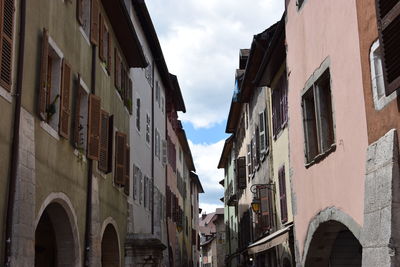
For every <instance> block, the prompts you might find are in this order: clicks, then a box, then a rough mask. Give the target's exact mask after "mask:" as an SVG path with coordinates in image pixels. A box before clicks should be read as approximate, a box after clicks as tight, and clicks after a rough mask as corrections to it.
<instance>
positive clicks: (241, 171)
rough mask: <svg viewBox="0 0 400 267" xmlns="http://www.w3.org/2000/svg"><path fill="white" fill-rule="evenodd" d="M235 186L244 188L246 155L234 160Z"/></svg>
mask: <svg viewBox="0 0 400 267" xmlns="http://www.w3.org/2000/svg"><path fill="white" fill-rule="evenodd" d="M236 175H237V178H236V179H237V186H238V188H240V189H245V188H246V157H240V158H238V159H237V160H236Z"/></svg>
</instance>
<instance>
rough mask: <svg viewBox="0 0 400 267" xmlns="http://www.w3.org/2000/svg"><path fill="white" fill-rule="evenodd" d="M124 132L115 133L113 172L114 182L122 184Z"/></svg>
mask: <svg viewBox="0 0 400 267" xmlns="http://www.w3.org/2000/svg"><path fill="white" fill-rule="evenodd" d="M125 156H126V134H124V133H121V132H116V133H115V174H114V183H115V184H117V185H123V184H124V180H125V164H126V161H125Z"/></svg>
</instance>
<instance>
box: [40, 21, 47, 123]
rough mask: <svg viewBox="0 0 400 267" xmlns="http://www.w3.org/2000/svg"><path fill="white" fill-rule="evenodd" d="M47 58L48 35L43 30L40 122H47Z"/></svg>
mask: <svg viewBox="0 0 400 267" xmlns="http://www.w3.org/2000/svg"><path fill="white" fill-rule="evenodd" d="M48 58H49V35H48V32H47V30H46V29H43V35H42V58H41V65H40V85H39V98H38V100H39V101H38V113H39V116H40V118H41V119H42V120H44V121H45V120H47V115H46V108H47V90H48V88H47V71H48V63H49V62H48Z"/></svg>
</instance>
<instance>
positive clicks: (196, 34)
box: [147, 0, 284, 128]
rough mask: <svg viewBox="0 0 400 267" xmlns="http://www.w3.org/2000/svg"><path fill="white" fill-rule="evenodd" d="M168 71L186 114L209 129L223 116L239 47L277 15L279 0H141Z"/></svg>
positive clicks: (247, 44)
mask: <svg viewBox="0 0 400 267" xmlns="http://www.w3.org/2000/svg"><path fill="white" fill-rule="evenodd" d="M147 5H148V8H149V10H150V13H151V16H152V19H153V22H154V24H155V26H156V29H157V32H158V35H159V39H160V43H161V46H162V48H163V52H164V55H165V58H166V61H167V64H168V67H169V70H170V72H172V73H174V74H176V75H177V76H178V79H179V81H180V85H181V89H182V93H183V97H184V99H185V104H186V107H187V113H186V114H183V115H181V116H180V117H181V119H182V120H184V121H186V122H190V123H192V124H193V126H194V127H195V128H200V127H204V128H210V127H212V126H214V125H215V124H217V123H222V122H223V120H224V119H225V118H226V117H227V115H228V110H229V105H230V102H231V97H232V93H233V86H234V73H235V69H236V68H237V67H238V61H239V60H238V55H239V49H241V48H249V47H250V45H251V42H252V37H253V35H254V34H258V33H260V32H262V31H263V30H265V29H266V28H268V27H269V26H270V25H272V24H273V23H274V22H276V21H277V20H279V19H280V17H281V16H282V13H283V5H284V0H249V1H245V2H244V1H232V0H202V1H199V0H185V1H181V0H168V1H165V0H151V1H148V2H147Z"/></svg>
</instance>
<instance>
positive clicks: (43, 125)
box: [40, 121, 60, 141]
mask: <svg viewBox="0 0 400 267" xmlns="http://www.w3.org/2000/svg"><path fill="white" fill-rule="evenodd" d="M40 127H41V128H42V129H43V130H44V131H45V132H47V133H48V134H49V135H50V136H51V137H53V138H54V139H56V140H57V141H60V136H59V135H58V132H57V131H56V130H54V129H53V128H52V127H51V126H50V124H48V123H46V122H44V121H41V122H40Z"/></svg>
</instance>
